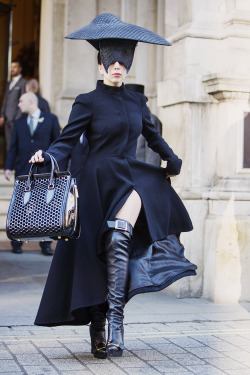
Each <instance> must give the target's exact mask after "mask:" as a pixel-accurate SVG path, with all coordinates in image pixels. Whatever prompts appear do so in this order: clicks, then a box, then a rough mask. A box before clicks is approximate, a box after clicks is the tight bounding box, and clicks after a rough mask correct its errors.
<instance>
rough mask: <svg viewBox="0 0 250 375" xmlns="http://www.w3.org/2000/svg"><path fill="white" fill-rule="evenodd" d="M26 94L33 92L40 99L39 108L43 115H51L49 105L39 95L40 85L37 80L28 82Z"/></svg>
mask: <svg viewBox="0 0 250 375" xmlns="http://www.w3.org/2000/svg"><path fill="white" fill-rule="evenodd" d="M26 92H33V93H34V94H36V96H37V99H38V108H40V110H41V111H42V112H43V113H50V107H49V103H48V102H47V100H46V99H44V98H43V97H42V96H41V95H40V94H38V92H39V83H38V80H37V79H35V78H32V79H29V80H28V81H27V83H26Z"/></svg>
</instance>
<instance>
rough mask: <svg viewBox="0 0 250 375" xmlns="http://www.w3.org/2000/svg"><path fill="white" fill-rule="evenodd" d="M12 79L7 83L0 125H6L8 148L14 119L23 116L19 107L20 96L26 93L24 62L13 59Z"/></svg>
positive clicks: (7, 147)
mask: <svg viewBox="0 0 250 375" xmlns="http://www.w3.org/2000/svg"><path fill="white" fill-rule="evenodd" d="M10 74H11V81H10V82H8V83H7V86H6V89H5V94H4V99H3V104H2V108H1V115H0V126H4V131H5V141H6V149H7V151H8V149H9V147H10V141H11V135H12V131H13V124H14V121H15V120H16V119H17V118H19V117H20V116H21V112H20V110H19V109H18V102H19V98H20V96H21V95H22V94H23V93H25V91H26V88H25V85H26V80H25V79H24V78H23V77H22V63H21V62H20V61H19V60H13V61H12V63H11V68H10Z"/></svg>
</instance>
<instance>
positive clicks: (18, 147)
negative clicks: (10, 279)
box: [4, 92, 63, 255]
mask: <svg viewBox="0 0 250 375" xmlns="http://www.w3.org/2000/svg"><path fill="white" fill-rule="evenodd" d="M18 106H19V108H20V110H21V112H22V113H23V116H22V117H21V118H19V119H17V120H16V121H15V123H14V127H13V133H12V138H11V143H10V148H9V151H8V153H7V157H6V162H5V167H4V169H5V170H4V175H5V178H6V179H7V180H10V179H11V177H12V170H13V169H15V175H16V176H19V175H25V174H28V173H29V169H30V164H29V159H30V157H31V155H33V153H34V152H35V151H36V150H38V149H39V148H45V149H47V148H48V147H49V146H50V144H51V143H52V142H53V141H54V140H55V139H56V138H57V137H58V136H59V134H60V127H59V123H58V119H57V117H56V116H55V115H53V114H51V113H44V112H42V111H41V110H40V108H38V99H37V96H36V95H35V94H34V93H31V92H29V93H26V94H23V95H22V96H21V97H20V100H19V104H18ZM59 167H61V168H62V166H61V165H60V164H59ZM62 169H63V168H62ZM42 170H43V172H49V171H50V166H48V167H45V168H42ZM11 244H12V249H13V250H12V251H13V252H14V253H16V254H20V253H22V249H21V247H22V243H21V242H17V241H11ZM40 247H41V249H42V254H44V255H53V252H52V250H51V248H50V242H46V241H45V242H40Z"/></svg>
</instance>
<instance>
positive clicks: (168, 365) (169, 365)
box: [148, 359, 187, 372]
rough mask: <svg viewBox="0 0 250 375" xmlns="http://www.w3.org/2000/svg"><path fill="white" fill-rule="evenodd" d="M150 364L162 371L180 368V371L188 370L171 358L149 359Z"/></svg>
mask: <svg viewBox="0 0 250 375" xmlns="http://www.w3.org/2000/svg"><path fill="white" fill-rule="evenodd" d="M148 363H149V365H150V366H153V367H154V368H155V369H156V370H158V371H160V372H164V371H165V370H167V369H171V370H176V371H177V370H179V371H187V370H186V369H185V368H183V367H182V366H181V365H179V364H178V363H176V362H174V361H172V360H171V359H169V360H167V361H166V360H165V361H148Z"/></svg>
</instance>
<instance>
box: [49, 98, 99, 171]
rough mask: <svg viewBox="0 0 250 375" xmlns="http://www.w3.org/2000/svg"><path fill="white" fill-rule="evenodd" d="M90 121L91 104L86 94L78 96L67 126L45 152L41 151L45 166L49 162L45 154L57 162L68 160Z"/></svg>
mask: <svg viewBox="0 0 250 375" xmlns="http://www.w3.org/2000/svg"><path fill="white" fill-rule="evenodd" d="M91 119H92V102H91V100H90V98H89V97H88V95H87V94H83V95H79V96H78V97H77V98H76V100H75V102H74V104H73V106H72V110H71V113H70V116H69V121H68V124H67V125H66V126H65V127H64V129H63V130H62V132H61V134H60V136H59V137H58V138H57V139H56V140H55V141H54V142H53V143H52V145H51V146H50V147H49V149H48V150H47V152H44V151H43V154H44V159H45V165H46V164H48V163H49V162H50V159H49V156H48V155H46V154H47V153H49V154H51V155H53V156H54V158H55V159H56V160H57V161H60V160H63V159H65V158H68V157H69V155H70V154H71V151H72V150H73V148H74V147H75V145H76V144H77V141H78V139H79V138H80V136H81V134H85V132H86V129H87V128H88V126H89V125H90V123H91Z"/></svg>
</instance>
